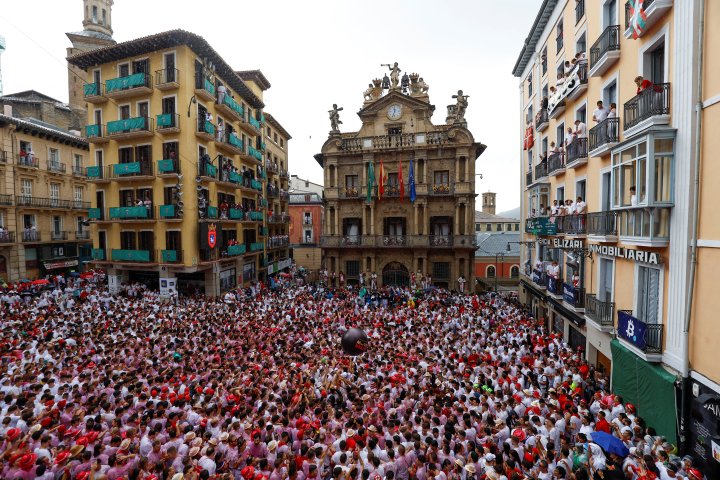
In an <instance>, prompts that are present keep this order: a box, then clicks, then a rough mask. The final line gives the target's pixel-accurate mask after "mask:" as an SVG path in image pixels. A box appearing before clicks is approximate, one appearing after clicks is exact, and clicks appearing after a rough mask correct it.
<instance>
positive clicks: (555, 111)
mask: <svg viewBox="0 0 720 480" xmlns="http://www.w3.org/2000/svg"><path fill="white" fill-rule="evenodd" d="M587 85H588V75H587V62H585V61H581V62H579V63H577V64H576V65H575V67H574V68H573V69H572V70H571V71H570V73H569V74H568V75H567V76H566V77H565V78H564V79H563V81H562V82H561V83H558V84H557V85H556V87H557V88H556V90H555V92H554V93H552V94H551V95H550V97H549V98H548V118H550V119H555V118H558V117H559V116H560V114H562V113H563V112H564V111H565V106H566V100H567V99H570V100H574V99H576V98H578V97H580V96H581V95H582V94H583V93H585V92H586V91H587Z"/></svg>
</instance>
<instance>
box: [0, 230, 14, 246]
mask: <svg viewBox="0 0 720 480" xmlns="http://www.w3.org/2000/svg"><path fill="white" fill-rule="evenodd" d="M0 243H15V232H9V231H7V230H3V231H2V232H0Z"/></svg>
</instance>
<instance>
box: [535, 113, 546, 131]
mask: <svg viewBox="0 0 720 480" xmlns="http://www.w3.org/2000/svg"><path fill="white" fill-rule="evenodd" d="M548 122H549V120H548V111H547V108H542V109H540V111H539V112H538V113H537V115H535V128H537V129H538V130H541V128H540V127H542V126H543V125H547V123H548Z"/></svg>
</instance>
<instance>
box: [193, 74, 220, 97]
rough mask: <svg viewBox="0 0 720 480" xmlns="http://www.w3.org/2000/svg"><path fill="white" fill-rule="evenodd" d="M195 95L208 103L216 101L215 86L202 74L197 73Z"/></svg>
mask: <svg viewBox="0 0 720 480" xmlns="http://www.w3.org/2000/svg"><path fill="white" fill-rule="evenodd" d="M195 95H196V96H197V97H199V98H201V99H203V100H205V101H207V102H214V101H215V84H214V83H213V82H211V81H210V79H209V78H207V77H205V76H203V75H202V73H200V72H195Z"/></svg>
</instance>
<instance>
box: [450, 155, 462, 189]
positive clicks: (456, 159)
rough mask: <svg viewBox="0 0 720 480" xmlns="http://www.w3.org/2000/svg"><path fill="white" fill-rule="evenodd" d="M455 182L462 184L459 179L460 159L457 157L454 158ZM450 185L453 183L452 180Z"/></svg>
mask: <svg viewBox="0 0 720 480" xmlns="http://www.w3.org/2000/svg"><path fill="white" fill-rule="evenodd" d="M455 181H456V182H462V178H460V159H459V158H458V157H455ZM450 183H451V184H452V183H453V179H452V178H451V179H450Z"/></svg>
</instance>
